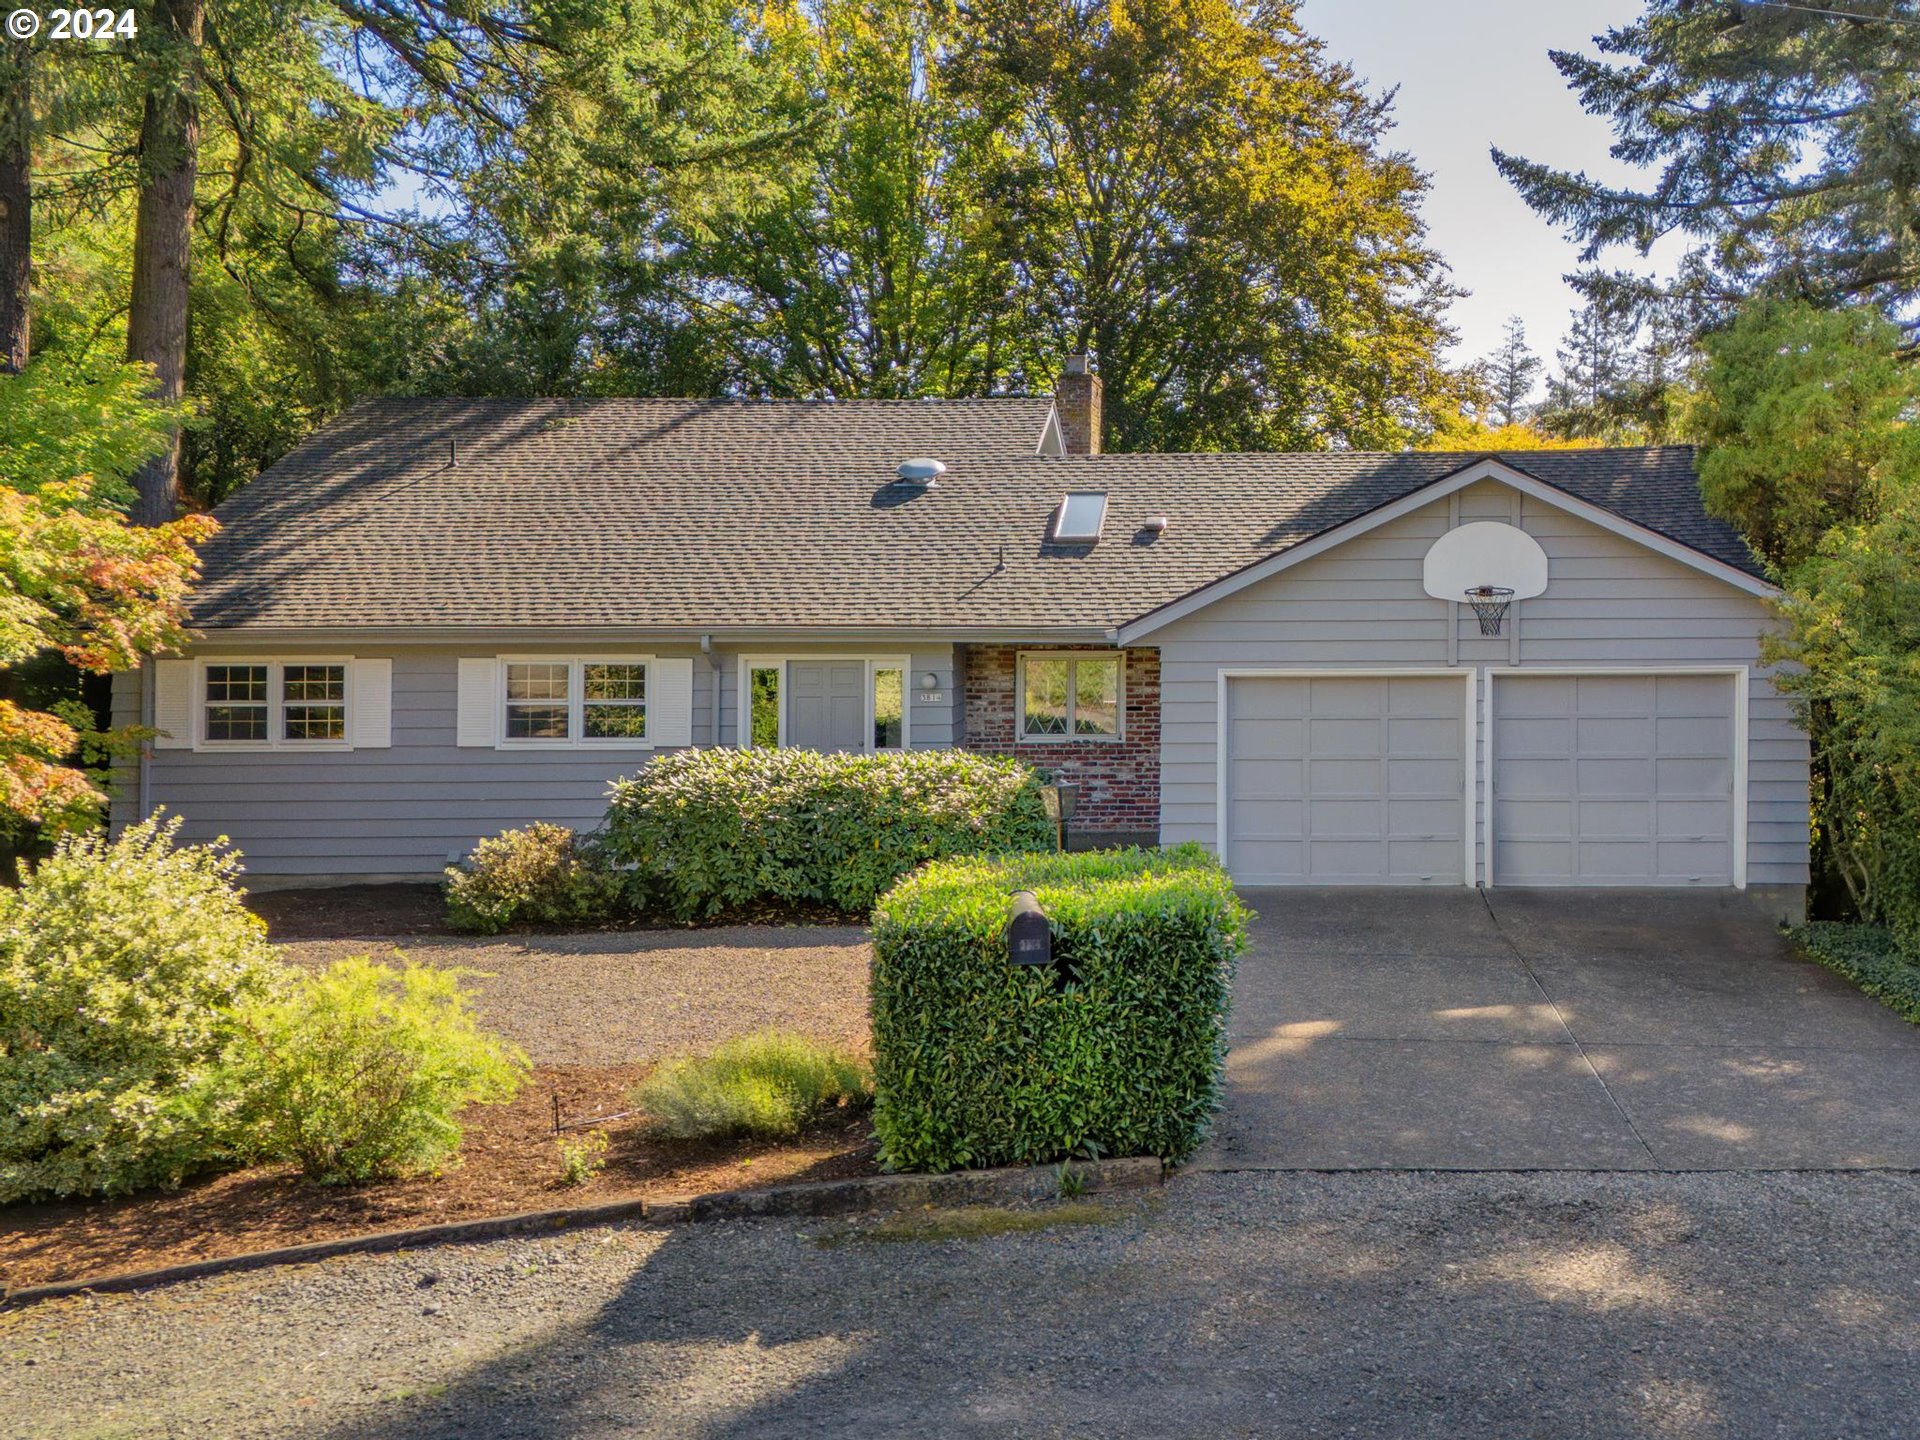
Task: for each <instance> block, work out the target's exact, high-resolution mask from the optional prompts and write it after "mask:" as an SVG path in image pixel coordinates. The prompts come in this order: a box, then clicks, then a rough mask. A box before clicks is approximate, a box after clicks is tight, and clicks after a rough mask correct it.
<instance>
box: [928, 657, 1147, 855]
mask: <svg viewBox="0 0 1920 1440" xmlns="http://www.w3.org/2000/svg"><path fill="white" fill-rule="evenodd" d="M1089 648H1099V647H1089V646H1075V645H1067V646H1058V645H1018V646H1015V645H969V646H967V647H966V654H965V660H964V665H963V670H962V673H963V674H964V676H965V682H964V683H965V687H966V688H965V691H964V694H965V704H966V736H965V738H964V739H963V740H962V741H961V744H962V745H964V746H965V747H966V748H967V749H969V750H983V751H985V752H987V753H988V754H992V755H1011V756H1013V757H1014V758H1015V759H1017V760H1024V761H1026V763H1027V764H1029V765H1034V766H1038V767H1039V768H1041V769H1043V770H1049V771H1051V772H1053V775H1054V778H1055V779H1057V780H1059V781H1061V782H1062V783H1063V784H1072V785H1078V786H1079V787H1080V800H1079V804H1078V806H1077V807H1076V809H1075V812H1074V817H1073V821H1072V827H1071V828H1072V829H1073V830H1074V832H1075V833H1076V834H1100V833H1105V834H1110V835H1111V834H1123V833H1124V834H1128V835H1132V836H1135V837H1142V836H1154V835H1158V834H1159V832H1160V652H1159V651H1158V650H1123V651H1121V652H1120V653H1121V654H1122V655H1124V656H1125V657H1126V660H1125V680H1124V684H1123V700H1124V703H1125V709H1126V718H1125V720H1124V722H1123V723H1122V725H1121V730H1120V739H1119V741H1118V742H1115V741H1112V740H1050V741H1033V742H1028V743H1020V742H1018V741H1016V739H1015V728H1014V727H1015V723H1016V721H1015V715H1014V697H1015V689H1014V673H1013V672H1014V661H1015V657H1016V656H1018V655H1020V654H1022V653H1023V652H1034V651H1041V650H1061V649H1064V650H1085V649H1089Z"/></svg>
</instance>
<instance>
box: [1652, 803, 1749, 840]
mask: <svg viewBox="0 0 1920 1440" xmlns="http://www.w3.org/2000/svg"><path fill="white" fill-rule="evenodd" d="M1654 813H1655V815H1656V816H1657V817H1658V818H1657V819H1656V820H1655V822H1654V834H1655V835H1656V836H1658V837H1659V838H1660V839H1662V840H1711V839H1717V838H1718V837H1719V836H1722V835H1724V834H1726V833H1727V830H1728V828H1729V827H1730V826H1731V825H1732V824H1733V804H1732V802H1731V801H1727V800H1660V801H1656V802H1655V803H1654Z"/></svg>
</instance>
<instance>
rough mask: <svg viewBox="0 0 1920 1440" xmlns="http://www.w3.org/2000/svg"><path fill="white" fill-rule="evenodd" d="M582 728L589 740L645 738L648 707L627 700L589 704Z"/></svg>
mask: <svg viewBox="0 0 1920 1440" xmlns="http://www.w3.org/2000/svg"><path fill="white" fill-rule="evenodd" d="M580 728H581V733H582V734H584V735H585V736H586V737H587V738H588V739H589V740H644V739H646V738H647V711H646V707H645V706H644V705H635V704H632V703H630V702H626V701H620V702H602V703H600V704H589V705H587V706H586V714H585V717H584V718H583V720H582V722H581V727H580Z"/></svg>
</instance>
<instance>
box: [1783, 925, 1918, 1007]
mask: <svg viewBox="0 0 1920 1440" xmlns="http://www.w3.org/2000/svg"><path fill="white" fill-rule="evenodd" d="M1792 936H1793V940H1794V942H1795V943H1796V944H1797V945H1799V946H1800V948H1801V949H1802V950H1804V951H1805V952H1806V953H1807V955H1808V956H1809V957H1810V958H1812V959H1814V960H1817V961H1818V962H1819V963H1820V964H1822V965H1824V966H1826V967H1827V969H1829V970H1831V971H1833V972H1834V973H1835V974H1836V975H1840V976H1842V977H1843V978H1845V979H1847V980H1851V981H1852V982H1853V983H1854V984H1855V985H1858V986H1859V987H1860V988H1861V989H1862V990H1864V991H1866V992H1867V994H1869V995H1872V996H1874V997H1875V998H1877V999H1879V1000H1880V1001H1882V1002H1883V1003H1885V1004H1886V1006H1887V1007H1888V1008H1889V1009H1891V1010H1896V1011H1898V1012H1899V1013H1900V1014H1902V1015H1904V1016H1905V1017H1906V1018H1907V1019H1909V1020H1911V1021H1913V1022H1914V1023H1915V1024H1916V1025H1920V954H1916V953H1915V952H1914V951H1913V950H1911V949H1909V948H1907V947H1904V946H1902V945H1901V944H1900V942H1899V941H1898V940H1897V939H1896V938H1895V936H1894V933H1893V931H1891V930H1889V929H1888V928H1887V927H1886V926H1884V925H1847V924H1841V923H1839V922H1837V921H1830V920H1819V921H1815V922H1814V923H1813V924H1811V925H1801V926H1799V927H1797V928H1796V929H1794V930H1793V931H1792Z"/></svg>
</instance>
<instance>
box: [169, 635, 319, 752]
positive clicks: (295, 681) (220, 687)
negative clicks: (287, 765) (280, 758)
mask: <svg viewBox="0 0 1920 1440" xmlns="http://www.w3.org/2000/svg"><path fill="white" fill-rule="evenodd" d="M352 673H353V666H352V663H351V662H350V661H348V660H345V659H335V658H319V659H299V660H257V659H228V658H224V657H223V658H219V659H210V660H203V661H201V662H200V664H199V666H198V669H197V672H196V675H195V694H194V706H195V710H196V712H197V713H196V715H195V735H196V743H197V744H198V745H200V746H202V747H204V748H206V749H210V750H279V749H313V750H328V749H333V750H345V749H347V748H349V744H348V734H347V713H348V712H347V705H348V685H349V683H350V681H349V677H350V676H351V675H352Z"/></svg>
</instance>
